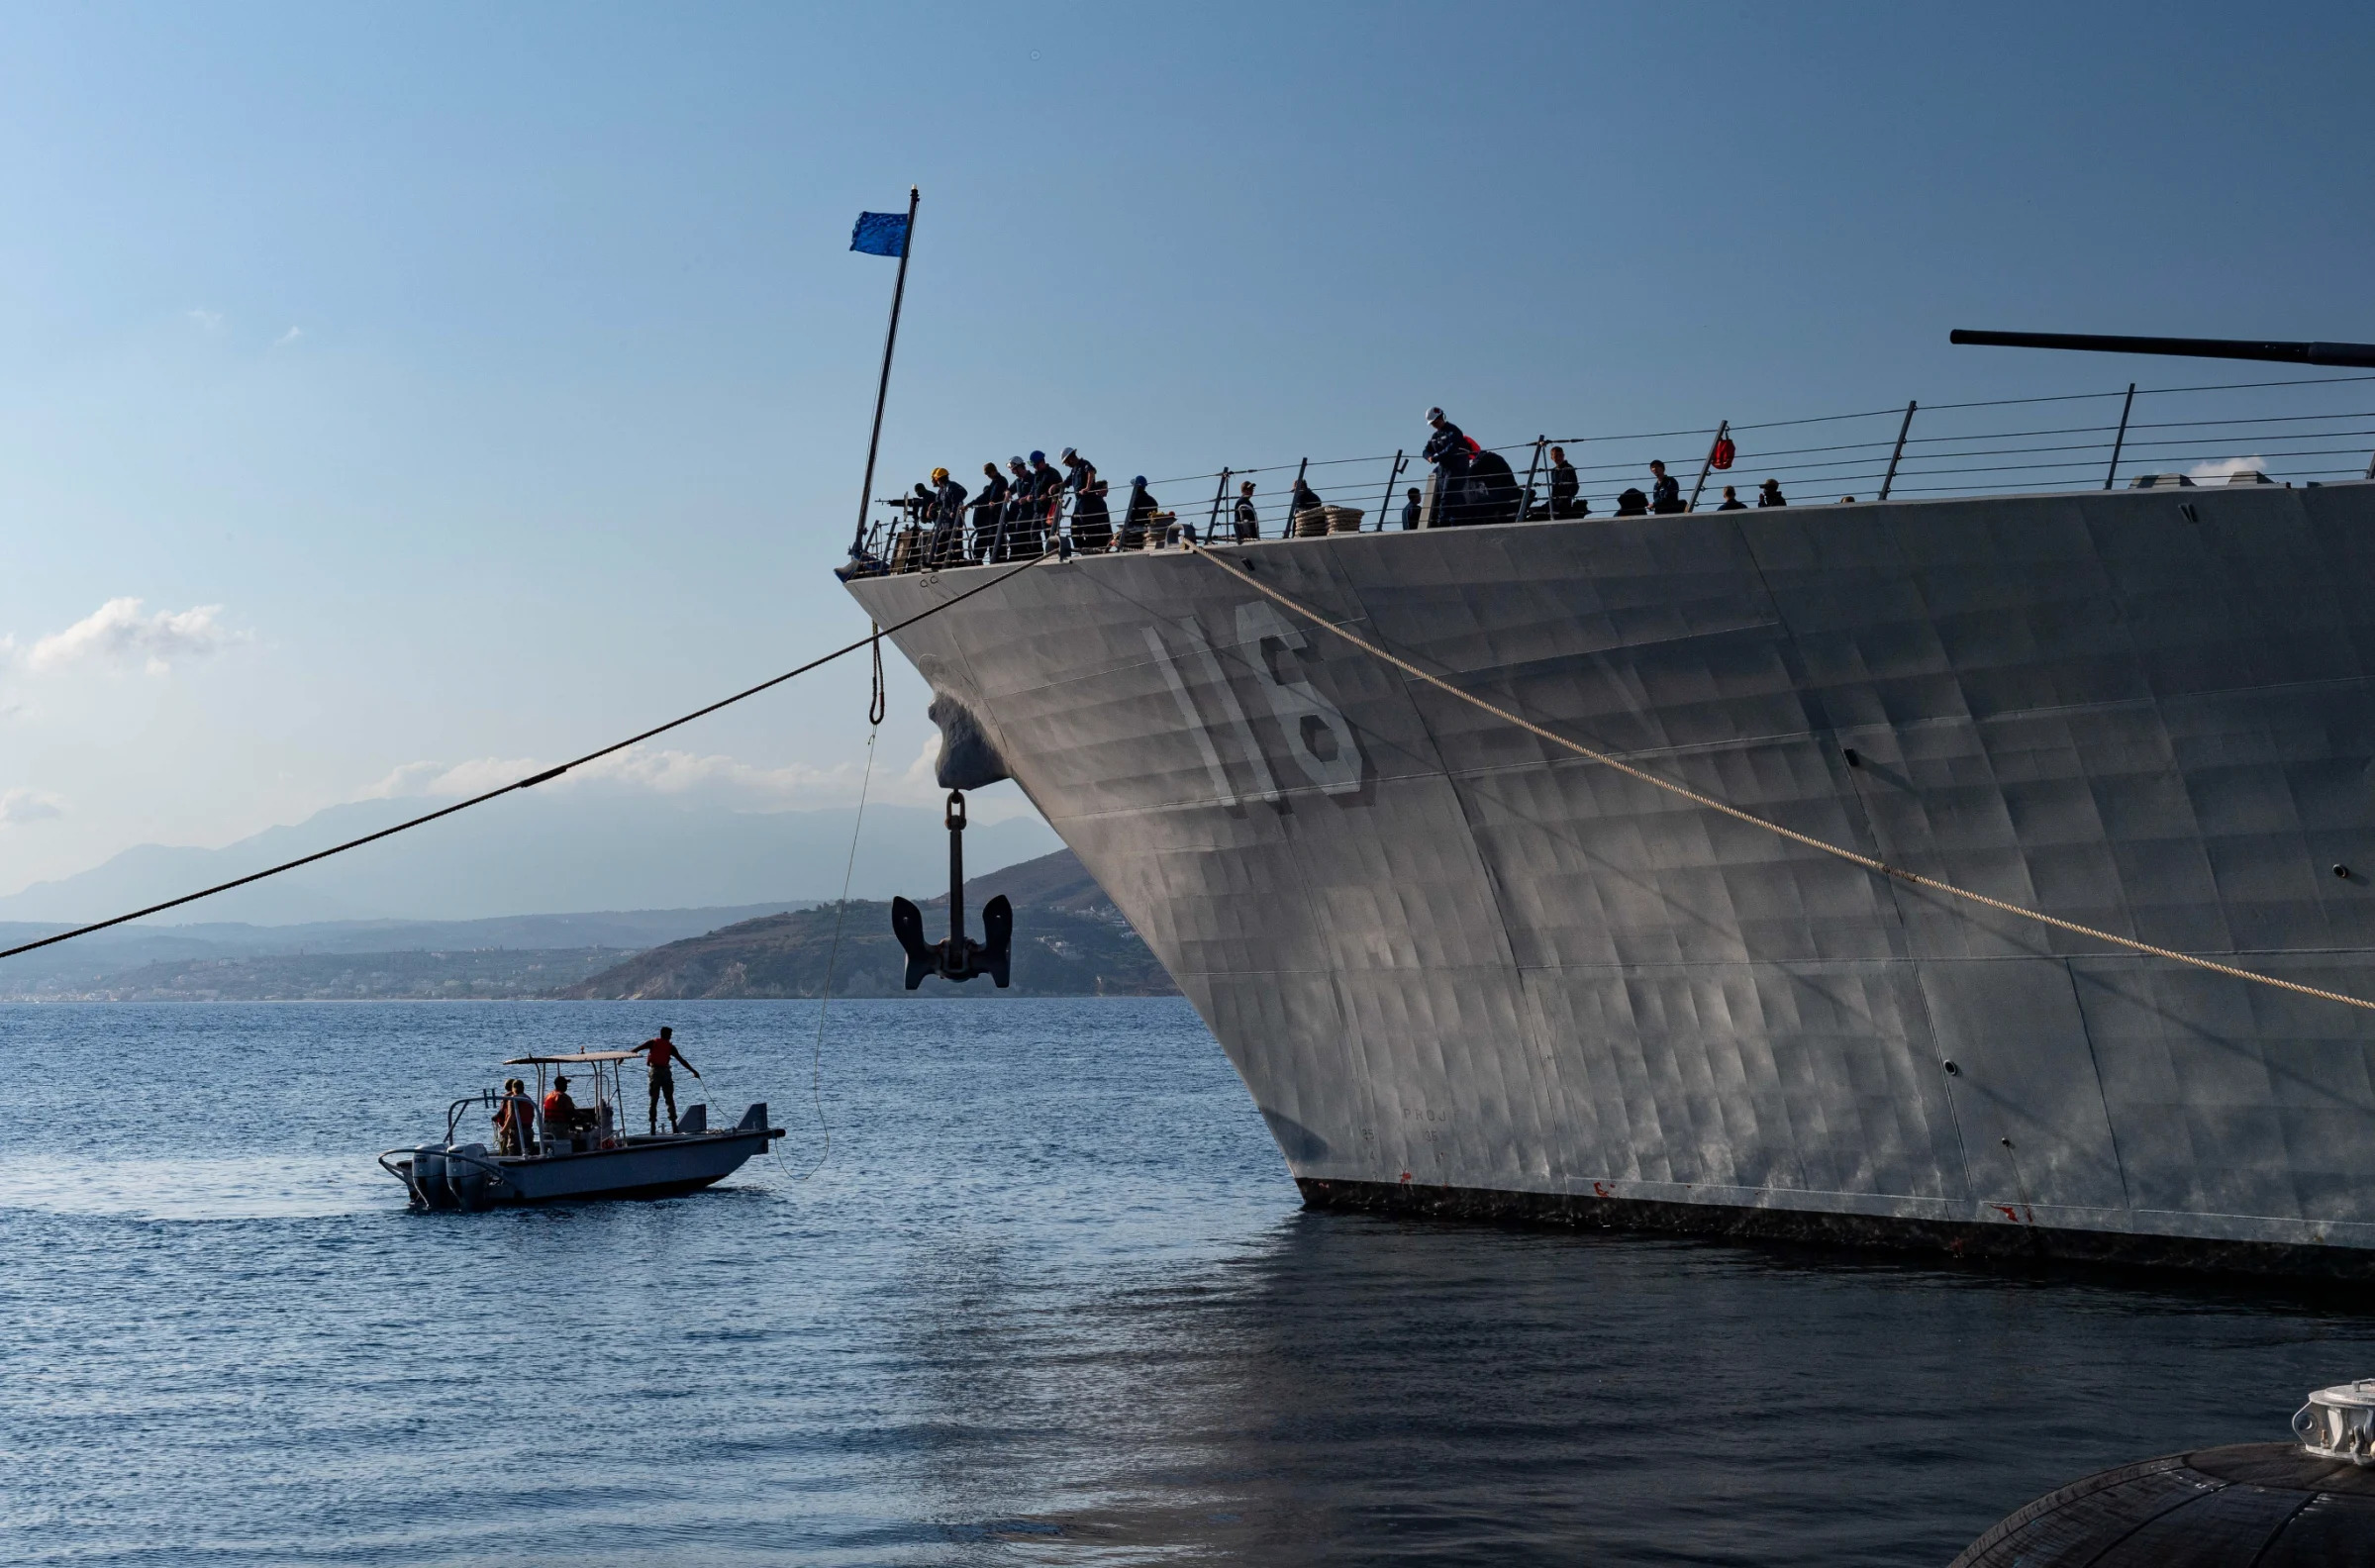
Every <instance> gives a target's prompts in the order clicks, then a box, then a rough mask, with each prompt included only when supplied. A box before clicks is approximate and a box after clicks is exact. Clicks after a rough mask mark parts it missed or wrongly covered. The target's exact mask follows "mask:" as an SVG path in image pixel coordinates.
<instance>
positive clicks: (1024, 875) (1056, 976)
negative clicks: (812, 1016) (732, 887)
mask: <svg viewBox="0 0 2375 1568" xmlns="http://www.w3.org/2000/svg"><path fill="white" fill-rule="evenodd" d="M996 893H1004V894H1006V895H1007V897H1008V898H1010V899H1012V900H1013V901H1014V905H1015V957H1014V984H1013V985H1012V987H1011V988H1010V989H1009V990H1008V991H1007V992H1006V993H1005V994H1007V995H1023V996H1161V995H1171V994H1173V993H1174V992H1175V990H1176V988H1175V987H1174V986H1173V985H1172V984H1171V977H1170V976H1169V975H1168V974H1166V973H1165V972H1164V971H1163V967H1162V965H1161V964H1159V963H1157V962H1156V961H1155V958H1154V955H1153V953H1151V952H1149V951H1148V950H1147V948H1146V944H1145V943H1144V942H1143V941H1140V940H1139V939H1138V932H1136V931H1132V930H1131V928H1130V923H1129V922H1128V921H1126V920H1124V919H1123V918H1122V913H1121V911H1119V910H1117V909H1116V908H1114V906H1113V903H1112V901H1111V900H1109V899H1107V898H1106V896H1105V894H1104V892H1103V890H1101V889H1100V888H1099V887H1098V886H1097V884H1096V883H1095V882H1094V881H1093V880H1091V879H1090V877H1089V874H1088V873H1087V872H1086V871H1085V870H1083V869H1082V868H1081V864H1080V862H1079V860H1077V859H1076V858H1074V856H1073V854H1072V852H1071V851H1070V850H1069V849H1063V850H1058V851H1057V852H1055V853H1054V854H1051V855H1046V856H1042V857H1041V858H1039V859H1038V860H1032V861H1027V862H1025V863H1024V864H1022V865H1018V866H1009V867H1007V868H1006V869H1005V870H1003V871H996V872H990V873H987V874H985V875H983V876H980V877H975V878H972V879H970V880H968V881H967V882H966V883H965V908H966V931H967V934H969V935H971V936H972V937H973V938H974V939H975V940H979V939H980V937H981V914H980V912H981V906H982V904H983V902H984V901H986V900H987V899H988V898H989V897H990V896H991V895H993V894H996ZM919 902H922V901H921V900H919ZM947 903H948V900H947V896H946V895H945V894H943V895H941V896H940V898H938V899H935V900H933V901H931V902H930V903H927V904H925V905H924V912H925V913H924V930H925V934H926V935H927V936H928V937H930V938H932V939H933V940H936V941H937V940H939V939H940V937H942V936H944V935H946V934H947V931H948V925H947V913H946V912H947ZM833 934H834V910H833V908H832V907H831V906H830V905H828V906H825V907H822V908H817V909H810V910H802V911H798V912H796V913H792V914H786V915H770V916H765V917H762V918H761V919H758V920H751V921H743V922H741V923H739V924H737V925H733V926H728V927H726V928H724V929H723V930H720V931H710V932H708V933H706V934H704V935H700V936H694V937H689V938H687V939H686V940H683V941H676V942H670V943H668V944H667V945H665V946H663V947H655V948H653V949H652V950H651V951H649V952H646V953H641V954H638V955H637V956H636V957H633V958H630V959H628V960H626V961H625V962H624V963H621V964H619V965H617V966H616V967H614V968H611V969H608V970H605V971H604V972H602V973H601V974H598V975H595V976H593V977H592V978H591V979H588V980H585V981H583V982H581V983H579V984H577V985H574V986H570V987H568V988H567V989H565V990H563V991H562V992H561V993H560V994H561V995H562V996H565V997H571V998H577V999H581V1000H582V999H593V998H645V999H664V1000H671V1001H673V1000H679V999H687V998H695V997H709V998H750V997H807V996H815V995H817V994H818V992H819V991H820V990H821V989H822V988H823V985H824V980H825V970H826V961H827V958H828V955H829V954H830V953H831V952H832V950H833ZM905 967H906V957H905V955H904V954H903V953H902V952H901V951H900V949H899V943H898V941H897V939H896V938H894V937H893V936H892V935H891V917H890V904H889V902H888V901H887V900H886V901H875V900H871V899H869V900H865V901H863V902H852V903H851V904H850V905H849V908H848V911H847V915H846V918H845V920H844V921H843V923H842V928H841V950H840V955H839V958H838V960H837V961H835V963H834V965H833V974H834V982H833V994H834V995H836V996H900V995H904V994H905V988H904V986H903V985H902V983H901V982H902V978H903V972H904V970H905ZM923 989H924V991H925V992H931V993H938V994H952V993H970V994H973V995H976V996H980V995H988V994H993V993H992V988H991V985H990V982H989V981H987V980H975V981H972V982H971V983H969V984H968V985H965V986H955V985H950V984H948V983H947V982H945V981H941V980H927V981H925V982H924V987H923Z"/></svg>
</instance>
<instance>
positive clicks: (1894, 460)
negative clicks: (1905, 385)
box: [1880, 402, 1922, 501]
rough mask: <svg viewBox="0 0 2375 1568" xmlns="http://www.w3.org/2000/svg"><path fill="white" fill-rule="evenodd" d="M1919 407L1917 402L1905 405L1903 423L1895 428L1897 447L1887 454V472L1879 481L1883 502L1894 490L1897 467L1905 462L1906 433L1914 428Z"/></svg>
mask: <svg viewBox="0 0 2375 1568" xmlns="http://www.w3.org/2000/svg"><path fill="white" fill-rule="evenodd" d="M1921 406H1922V405H1921V404H1920V403H1919V402H1912V403H1908V404H1906V405H1905V423H1904V424H1902V425H1900V426H1898V427H1897V446H1896V449H1895V450H1894V451H1891V452H1890V453H1889V471H1888V472H1887V473H1886V474H1884V475H1882V476H1881V480H1880V499H1881V500H1883V501H1886V500H1887V499H1888V498H1889V491H1891V490H1892V489H1894V488H1896V484H1897V465H1898V464H1899V463H1901V462H1903V461H1904V460H1905V436H1906V432H1908V431H1910V430H1912V429H1913V428H1914V411H1915V410H1916V409H1919V408H1920V407H1921Z"/></svg>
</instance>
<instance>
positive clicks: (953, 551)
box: [930, 468, 965, 566]
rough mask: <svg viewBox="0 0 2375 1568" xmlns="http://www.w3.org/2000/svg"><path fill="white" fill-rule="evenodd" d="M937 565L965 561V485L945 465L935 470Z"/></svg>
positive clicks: (934, 550) (934, 546)
mask: <svg viewBox="0 0 2375 1568" xmlns="http://www.w3.org/2000/svg"><path fill="white" fill-rule="evenodd" d="M930 559H931V561H932V564H933V565H935V566H962V565H963V564H964V563H965V487H964V486H963V485H960V484H958V483H957V482H956V481H955V480H953V479H951V478H949V477H948V470H947V469H945V468H935V469H933V470H932V554H931V557H930Z"/></svg>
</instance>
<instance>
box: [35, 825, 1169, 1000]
mask: <svg viewBox="0 0 2375 1568" xmlns="http://www.w3.org/2000/svg"><path fill="white" fill-rule="evenodd" d="M869 815H870V814H869ZM968 836H969V835H968ZM945 852H946V851H945V847H944V840H943V846H942V848H941V850H940V853H941V854H942V855H943V856H944V855H945ZM945 865H946V861H945V859H944V858H943V859H941V860H940V862H939V865H938V867H936V868H938V869H941V874H942V875H945V874H946V873H945V870H944V867H945ZM911 887H912V888H913V891H915V892H918V893H921V892H923V891H924V890H925V889H924V886H923V885H922V884H921V883H917V884H911ZM996 893H1004V894H1005V895H1007V897H1008V898H1010V899H1011V900H1013V902H1014V905H1015V964H1014V985H1013V988H1012V992H1011V993H1010V994H1015V995H1023V996H1099V995H1104V996H1153V995H1167V994H1169V993H1170V992H1171V991H1172V989H1173V987H1172V985H1171V980H1170V977H1169V975H1167V974H1166V973H1164V971H1163V968H1162V966H1161V965H1160V964H1159V963H1157V962H1155V959H1154V955H1153V954H1152V953H1151V952H1149V951H1148V950H1147V948H1146V944H1145V943H1144V942H1142V941H1140V940H1139V939H1138V932H1136V931H1132V930H1131V928H1130V924H1129V922H1128V921H1126V920H1125V919H1123V917H1122V914H1121V912H1120V911H1119V910H1117V909H1115V908H1114V906H1113V903H1112V901H1111V900H1109V899H1107V898H1106V896H1105V893H1104V891H1103V890H1102V889H1101V888H1099V887H1098V886H1097V884H1096V883H1095V882H1094V881H1092V880H1091V879H1090V877H1089V875H1088V873H1087V872H1086V871H1085V870H1084V869H1083V868H1082V867H1081V864H1080V862H1079V861H1078V860H1077V859H1075V858H1074V857H1073V855H1072V852H1071V851H1070V850H1068V849H1065V850H1058V851H1057V852H1055V853H1054V854H1051V855H1042V856H1040V857H1039V859H1036V860H1030V861H1026V862H1024V863H1022V864H1020V865H1011V866H1007V867H1005V868H1004V869H1002V870H996V871H989V872H984V873H983V874H982V875H980V876H978V877H975V878H973V879H972V880H970V881H968V882H967V883H966V884H965V899H966V909H967V911H968V916H967V930H968V931H969V933H970V934H972V935H974V936H975V937H979V935H980V934H981V916H980V911H981V906H982V905H983V904H984V903H985V902H987V901H988V899H989V898H990V896H991V895H992V894H996ZM918 902H919V903H922V904H923V906H924V909H925V911H926V916H925V925H926V928H927V934H929V935H931V936H932V937H933V938H934V939H936V940H937V939H938V938H939V937H940V936H941V935H944V934H946V931H947V916H946V914H945V911H946V909H947V904H948V900H947V896H946V894H944V893H943V894H941V895H940V897H938V898H933V899H929V900H921V899H920V900H918ZM834 916H835V910H834V903H833V901H831V900H827V901H824V902H823V903H822V904H821V905H811V904H810V902H809V901H805V900H779V901H776V902H772V903H759V904H754V905H724V906H711V907H708V908H700V909H674V910H630V911H614V912H604V913H593V914H572V915H513V916H503V917H499V918H494V919H487V920H475V921H333V922H318V923H313V924H307V925H297V926H250V925H242V924H237V923H230V922H214V923H208V924H204V925H188V926H146V925H136V926H123V927H118V928H116V929H115V930H113V931H100V932H97V933H95V934H93V935H90V936H86V937H79V938H77V939H75V940H73V941H70V942H60V943H58V944H57V945H56V946H54V947H46V948H43V949H41V950H40V951H38V952H31V953H26V954H23V955H21V956H19V957H16V958H10V959H5V960H0V1000H12V1001H97V1002H284V1001H306V1000H320V1001H373V1000H383V1001H393V1000H398V999H454V1000H503V999H526V998H535V997H564V998H581V999H582V998H606V997H648V998H688V997H714V998H753V997H800V996H814V995H816V994H817V991H818V990H819V988H820V987H821V986H822V984H823V981H824V976H825V968H826V959H827V955H828V954H829V952H830V951H831V950H832V947H833V934H834ZM56 929H58V928H56V927H53V926H47V925H36V924H27V923H14V924H6V923H0V946H13V945H15V944H16V943H17V942H20V941H23V940H25V939H27V938H28V937H33V936H39V935H43V934H47V933H48V932H49V931H53V930H56ZM903 966H904V960H903V955H902V954H901V952H900V950H899V945H898V943H897V942H896V941H895V940H894V939H893V938H892V936H891V933H890V906H889V904H888V903H887V902H885V901H882V900H877V899H862V900H852V901H851V902H850V904H849V906H848V909H847V911H846V913H845V916H844V918H843V920H842V924H841V949H840V956H839V958H838V960H836V962H835V963H834V966H833V972H834V985H833V991H834V994H835V995H836V996H897V995H900V994H902V990H903V988H902V986H901V979H902V969H903ZM924 988H925V991H926V992H928V993H941V994H948V993H959V992H966V993H970V994H973V995H977V996H979V995H988V994H989V993H990V989H991V988H990V986H989V983H988V982H987V981H976V982H974V983H973V984H972V985H971V986H968V987H962V988H959V987H955V986H950V985H948V984H947V983H945V982H943V981H940V980H928V981H926V982H925V987H924Z"/></svg>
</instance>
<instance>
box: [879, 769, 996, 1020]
mask: <svg viewBox="0 0 2375 1568" xmlns="http://www.w3.org/2000/svg"><path fill="white" fill-rule="evenodd" d="M947 824H948V939H947V940H946V941H940V942H928V941H926V940H925V939H924V912H923V911H922V910H920V909H918V908H916V906H915V905H913V904H911V903H910V902H908V901H907V900H906V899H903V898H894V899H892V900H891V934H893V935H895V936H897V937H898V938H899V945H900V946H902V947H904V948H906V949H907V989H909V990H910V991H913V990H914V989H915V988H916V987H918V986H920V985H922V984H923V983H924V977H925V976H926V975H939V976H940V978H941V979H942V980H970V979H972V978H973V977H974V976H975V975H988V976H989V977H990V979H991V980H993V981H995V982H996V983H997V986H998V989H999V990H1001V991H1003V990H1005V989H1006V981H1007V970H1008V967H1009V964H1010V961H1011V956H1012V952H1013V948H1014V937H1015V907H1014V906H1013V905H1012V904H1009V903H1008V902H1007V901H1006V895H1005V894H1003V893H1001V894H999V895H998V896H997V897H995V898H993V899H991V900H990V901H989V902H988V903H987V904H985V905H983V906H982V907H981V931H982V939H981V940H980V941H974V940H972V939H971V938H969V937H967V936H966V935H965V794H964V791H962V790H950V791H949V792H948V816H947Z"/></svg>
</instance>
